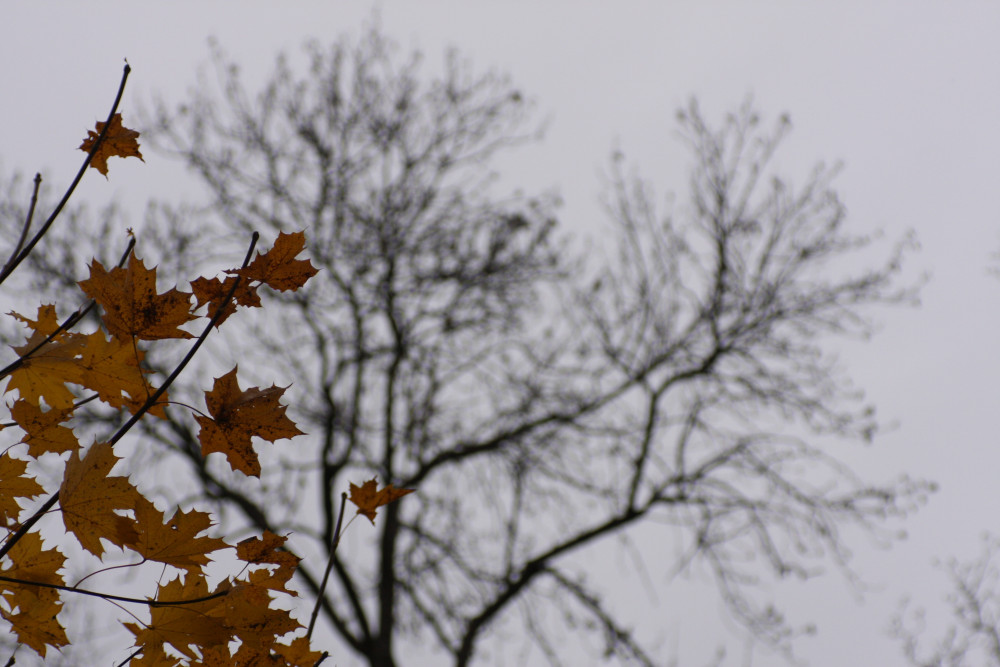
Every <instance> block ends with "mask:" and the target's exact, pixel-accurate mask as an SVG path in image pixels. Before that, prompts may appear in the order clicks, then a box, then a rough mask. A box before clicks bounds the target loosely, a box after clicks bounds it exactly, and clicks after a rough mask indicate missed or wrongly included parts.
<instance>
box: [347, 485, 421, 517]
mask: <svg viewBox="0 0 1000 667" xmlns="http://www.w3.org/2000/svg"><path fill="white" fill-rule="evenodd" d="M413 491H414V489H397V488H396V487H394V486H393V485H392V484H388V485H386V487H385V488H383V489H378V483H377V482H376V481H375V478H374V477H373V478H372V479H370V480H368V481H367V482H365V483H364V484H362V485H361V486H357V485H355V484H351V496H350V500H351V502H352V503H354V504H355V505H357V506H358V512H357V513H358V514H363V515H364V516H366V517H368V520H369V521H371V522H372V523H373V524H374V523H375V510H377V509H378V508H379V507H382V506H383V505H388V504H389V503H391V502H393V501H395V500H399V499H400V498H402V497H403V496H405V495H406V494H408V493H413Z"/></svg>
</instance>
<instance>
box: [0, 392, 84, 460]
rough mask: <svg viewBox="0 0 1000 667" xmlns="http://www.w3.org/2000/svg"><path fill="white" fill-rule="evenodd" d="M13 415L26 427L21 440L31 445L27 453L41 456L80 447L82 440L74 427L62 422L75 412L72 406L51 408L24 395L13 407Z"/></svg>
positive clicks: (22, 427)
mask: <svg viewBox="0 0 1000 667" xmlns="http://www.w3.org/2000/svg"><path fill="white" fill-rule="evenodd" d="M10 416H11V417H13V419H14V421H15V422H16V423H17V425H18V426H20V427H21V429H22V430H23V431H24V434H25V435H24V438H22V439H21V442H22V443H24V444H26V445H28V456H30V457H32V458H38V457H39V456H41V455H42V454H45V453H47V452H55V453H57V454H62V453H63V452H71V451H75V450H77V449H79V448H80V441H79V440H77V439H76V436H75V435H74V434H73V429H71V428H69V427H68V426H63V425H62V423H63V422H65V421H68V420H69V419H70V417H72V416H73V408H66V409H65V410H57V409H55V408H52V409H51V410H49V411H48V412H42V409H41V408H40V407H39V406H37V405H35V404H33V403H32V402H31V401H26V400H24V399H21V400H19V401H17V402H15V403H14V405H13V407H11V409H10Z"/></svg>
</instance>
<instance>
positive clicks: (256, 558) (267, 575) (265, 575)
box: [236, 530, 300, 596]
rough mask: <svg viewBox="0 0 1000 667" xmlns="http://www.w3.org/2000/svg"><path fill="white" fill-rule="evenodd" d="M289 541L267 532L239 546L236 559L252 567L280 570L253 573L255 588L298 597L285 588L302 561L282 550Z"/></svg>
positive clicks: (251, 578) (251, 577)
mask: <svg viewBox="0 0 1000 667" xmlns="http://www.w3.org/2000/svg"><path fill="white" fill-rule="evenodd" d="M287 539H288V538H287V537H281V536H280V535H275V534H274V533H272V532H271V531H269V530H265V531H264V534H263V535H262V536H260V537H250V538H247V539H245V540H243V541H242V542H240V543H239V544H237V545H236V557H237V558H239V559H240V560H242V561H244V562H247V563H250V564H251V565H277V566H278V568H277V569H276V570H275V571H274V572H273V573H272V572H270V571H268V570H255V571H253V572H251V573H250V582H251V583H252V584H254V585H255V586H262V587H264V588H270V589H273V590H279V591H283V592H285V593H288V594H289V595H295V596H297V595H298V593H296V592H295V591H290V590H288V589H287V588H285V584H287V583H288V580H289V579H291V578H292V575H293V574H295V568H297V567H298V566H299V560H300V559H299V557H298V556H296V555H295V554H293V553H291V552H289V551H284V550H283V549H281V546H282V545H284V543H285V540H287Z"/></svg>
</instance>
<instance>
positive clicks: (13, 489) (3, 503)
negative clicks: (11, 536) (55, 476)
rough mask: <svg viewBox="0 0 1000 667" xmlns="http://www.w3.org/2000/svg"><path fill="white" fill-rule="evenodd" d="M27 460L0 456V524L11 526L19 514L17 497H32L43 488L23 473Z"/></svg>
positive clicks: (26, 467) (42, 491)
mask: <svg viewBox="0 0 1000 667" xmlns="http://www.w3.org/2000/svg"><path fill="white" fill-rule="evenodd" d="M27 470H28V463H27V461H20V460H18V459H12V458H11V457H10V456H8V455H4V456H0V525H2V526H12V525H14V524H16V523H17V517H18V516H20V514H21V506H20V505H19V504H18V502H17V499H18V498H34V497H35V496H37V495H39V494H41V493H44V491H45V489H43V488H42V485H41V484H39V483H38V482H36V481H35V480H34V479H32V478H31V477H28V476H27V475H26V474H25V473H26V472H27Z"/></svg>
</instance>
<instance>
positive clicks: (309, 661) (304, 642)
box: [272, 637, 323, 667]
mask: <svg viewBox="0 0 1000 667" xmlns="http://www.w3.org/2000/svg"><path fill="white" fill-rule="evenodd" d="M272 648H273V649H274V652H275V653H277V654H278V655H280V656H281V657H282V658H284V659H285V663H286V664H288V665H291V666H293V667H313V666H314V665H315V664H316V663H317V662H319V659H320V658H322V657H323V654H322V653H321V652H319V651H313V650H310V648H309V638H308V637H296V638H295V639H294V640H292V643H291V644H288V645H285V644H275V645H274V646H273V647H272Z"/></svg>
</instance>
